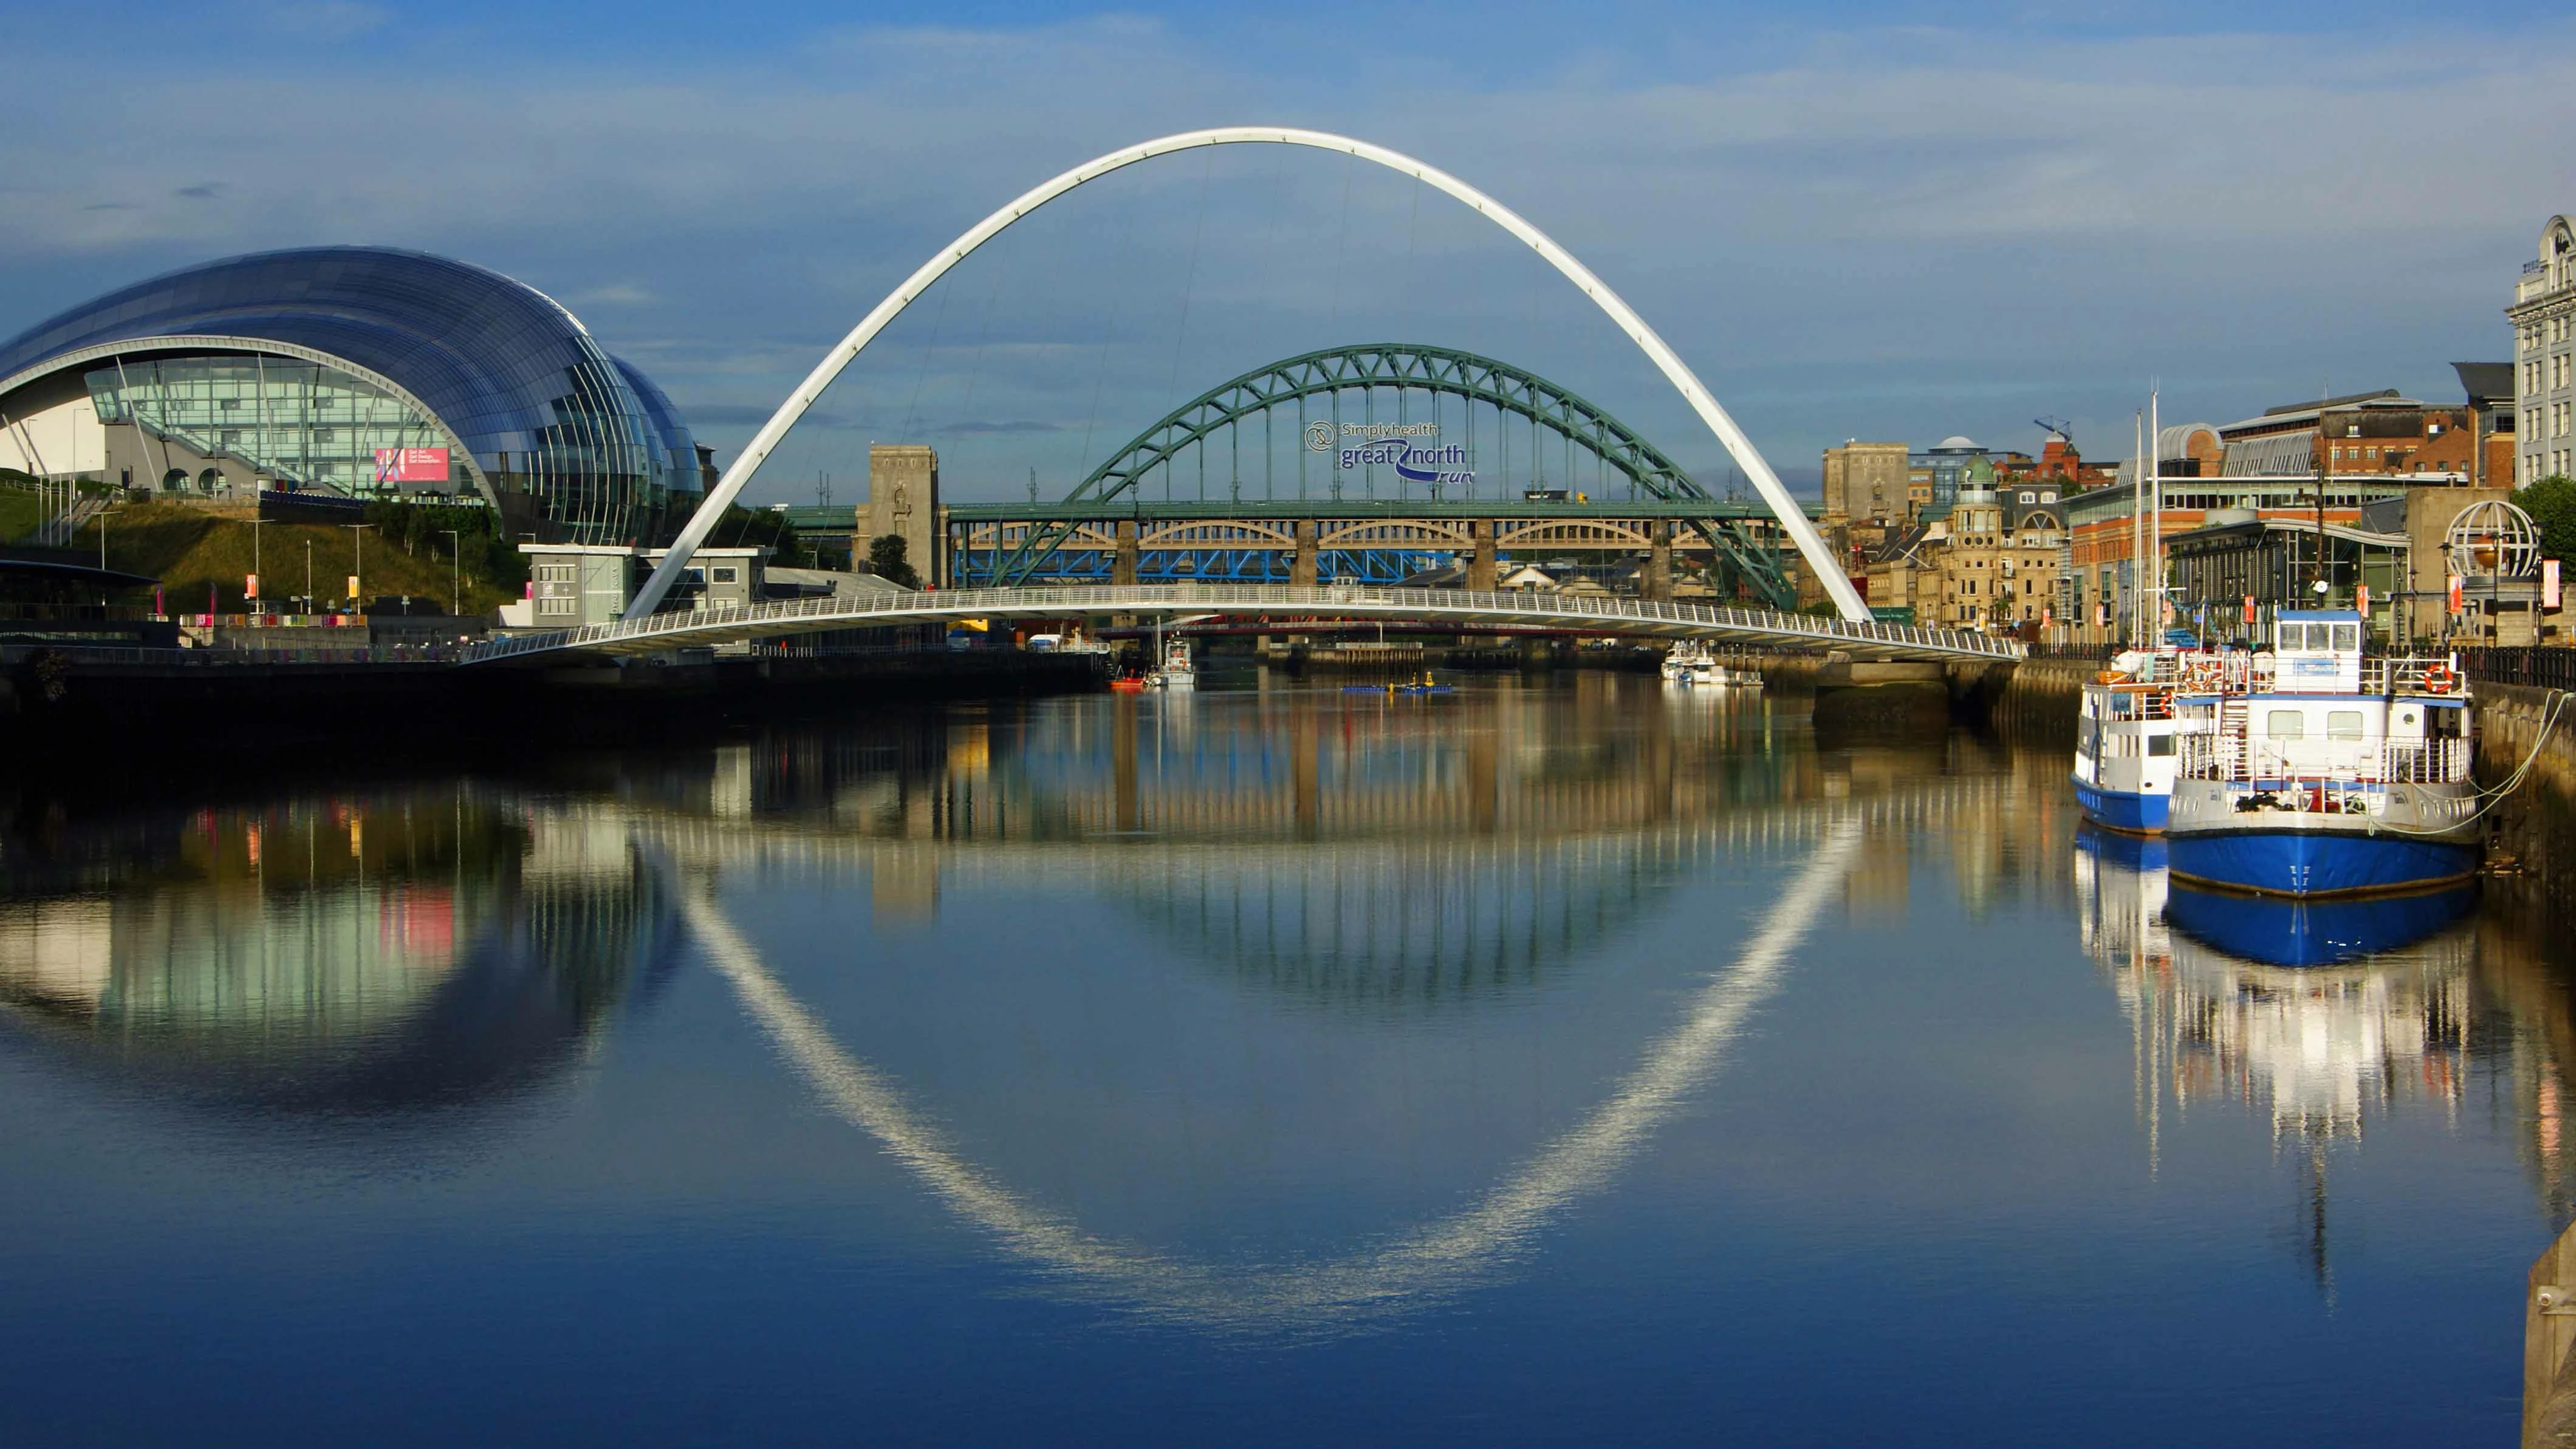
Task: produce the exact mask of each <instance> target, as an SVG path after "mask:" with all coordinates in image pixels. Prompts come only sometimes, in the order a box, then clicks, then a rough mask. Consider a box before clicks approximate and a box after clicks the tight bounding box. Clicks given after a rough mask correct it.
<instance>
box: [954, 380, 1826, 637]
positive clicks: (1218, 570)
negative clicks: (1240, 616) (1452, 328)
mask: <svg viewBox="0 0 2576 1449" xmlns="http://www.w3.org/2000/svg"><path fill="white" fill-rule="evenodd" d="M1453 424H1454V427H1453ZM1247 443H1248V444H1249V446H1248V447H1247ZM1247 454H1249V463H1250V466H1249V467H1248V468H1247V466H1246V465H1247ZM1283 454H1284V455H1285V456H1284V457H1283ZM1586 463H1588V464H1589V469H1588V471H1589V474H1590V477H1589V479H1588V480H1587V479H1586V477H1585V473H1586V472H1587V469H1586V467H1585V464H1586ZM1283 464H1284V466H1283ZM1516 475H1517V477H1518V479H1519V481H1518V482H1515V481H1513V480H1514V478H1515V476H1516ZM1158 482H1159V483H1160V485H1161V488H1160V492H1161V497H1160V499H1159V501H1158V500H1156V499H1155V497H1154V493H1155V487H1154V485H1155V484H1156V483H1158ZM1247 492H1254V493H1255V496H1253V497H1247V496H1246V494H1247ZM1617 495H1624V497H1621V496H1617ZM948 515H949V536H948V538H947V540H946V551H947V564H946V577H947V579H948V581H949V582H950V583H951V584H953V585H957V586H963V587H1006V588H1007V587H1014V586H1019V585H1026V584H1059V583H1073V582H1099V583H1119V584H1139V583H1144V584H1160V583H1184V582H1202V583H1239V584H1300V585H1315V584H1327V583H1358V584H1391V583H1397V582H1400V581H1401V580H1403V579H1405V578H1407V577H1409V576H1411V575H1413V574H1415V573H1418V572H1421V571H1423V570H1425V569H1428V568H1435V567H1439V566H1442V565H1445V564H1448V563H1450V562H1451V561H1453V560H1457V559H1461V558H1464V559H1467V560H1469V561H1470V566H1469V573H1468V577H1467V578H1466V580H1465V582H1466V583H1467V585H1468V586H1469V587H1471V588H1491V587H1493V568H1494V564H1495V560H1496V558H1497V556H1498V555H1499V554H1500V553H1502V552H1504V551H1510V552H1513V553H1515V554H1517V555H1519V556H1521V557H1523V558H1530V557H1533V556H1535V557H1542V558H1543V557H1548V556H1551V555H1553V554H1556V553H1559V552H1594V553H1599V552H1603V551H1608V552H1614V553H1621V554H1626V553H1634V552H1647V551H1650V550H1651V549H1653V548H1654V547H1656V546H1657V545H1658V544H1662V545H1664V546H1666V547H1667V548H1668V547H1669V545H1670V543H1671V542H1672V541H1673V539H1672V535H1673V533H1674V532H1675V531H1679V532H1680V533H1682V534H1683V535H1684V538H1683V539H1682V540H1681V541H1682V543H1683V546H1684V547H1685V548H1688V547H1689V546H1690V539H1691V538H1693V537H1695V538H1696V539H1697V540H1698V541H1699V542H1700V543H1701V544H1703V545H1704V546H1705V547H1706V549H1707V550H1708V554H1709V558H1710V563H1711V573H1712V575H1713V579H1712V582H1713V583H1714V584H1716V586H1717V592H1718V594H1719V597H1721V598H1733V597H1735V595H1736V592H1737V587H1736V586H1737V585H1738V584H1739V583H1740V584H1742V585H1743V586H1744V587H1745V589H1746V590H1747V591H1748V592H1750V593H1751V594H1752V595H1753V596H1754V597H1755V598H1756V599H1758V600H1760V601H1761V602H1763V603H1765V604H1767V605H1770V606H1771V607H1773V608H1781V609H1788V608H1794V607H1796V603H1797V594H1796V589H1795V588H1794V586H1793V585H1792V584H1791V583H1790V581H1789V578H1788V576H1787V574H1786V572H1785V570H1783V568H1782V567H1781V562H1780V550H1779V539H1778V528H1777V523H1776V520H1774V519H1773V518H1772V517H1771V513H1770V509H1769V507H1768V506H1767V505H1765V504H1762V503H1748V502H1743V501H1739V500H1734V499H1719V498H1714V497H1712V496H1710V494H1709V493H1708V491H1707V490H1706V489H1704V488H1702V487H1701V486H1700V485H1699V484H1698V483H1697V482H1696V481H1694V480H1693V479H1692V478H1691V476H1690V475H1689V474H1688V473H1686V472H1684V471H1683V469H1682V467H1681V465H1680V464H1678V463H1676V462H1674V461H1673V459H1672V458H1671V457H1670V456H1669V455H1668V454H1666V453H1665V452H1664V451H1663V450H1662V449H1660V448H1658V447H1656V446H1655V445H1654V444H1653V443H1651V442H1649V441H1648V440H1647V439H1646V438H1645V437H1644V436H1643V435H1642V434H1640V433H1639V432H1638V431H1637V430H1636V429H1634V428H1632V427H1630V426H1628V425H1627V424H1626V423H1623V422H1621V421H1620V420H1619V419H1617V418H1616V417H1613V416H1612V415H1611V414H1610V413H1609V412H1608V411H1607V410H1606V409H1604V408H1602V407H1600V406H1599V405H1597V404H1595V403H1593V402H1591V401H1590V400H1588V399H1586V398H1584V397H1583V396H1581V395H1580V394H1578V393H1576V392H1574V391H1573V390H1572V389H1570V388H1566V387H1564V386H1561V385H1559V384H1557V383H1555V382H1552V381H1550V380H1548V379H1547V378H1544V377H1541V376H1539V375H1538V374H1536V373H1533V372H1530V371H1528V370H1526V369H1524V368H1520V367H1516V366H1514V365H1512V364H1511V363H1508V362H1503V361H1500V360H1498V359H1496V358H1491V357H1484V356H1480V355H1478V354H1476V353H1472V352H1464V351H1460V350H1458V349H1455V348H1447V347H1433V346H1426V345H1423V344H1418V343H1402V342H1371V343H1354V344H1349V345H1345V346H1340V347H1330V348H1324V349H1320V350H1318V351H1314V352H1307V353H1301V354H1299V355H1297V356H1295V357H1288V358H1282V359H1281V360H1279V361H1277V362H1273V363H1269V364H1267V365H1265V366H1262V367H1259V368H1256V369H1254V370H1252V371H1250V372H1247V373H1244V374H1242V375H1241V376H1239V377H1234V378H1229V379H1227V380H1226V381H1224V382H1222V383H1219V384H1218V385H1216V386H1215V387H1212V388H1210V389H1208V390H1207V391H1205V392H1203V393H1200V394H1199V395H1198V396H1197V397H1194V398H1192V399H1190V400H1189V401H1188V402H1185V403H1183V404H1181V405H1180V406H1179V407H1177V408H1174V409H1173V410H1172V411H1171V412H1169V413H1167V414H1165V415H1164V416H1163V417H1162V418H1161V419H1159V420H1157V421H1156V422H1155V423H1154V424H1153V425H1152V426H1150V427H1148V428H1146V429H1145V430H1144V431H1143V432H1141V433H1139V434H1137V435H1136V436H1135V437H1134V438H1133V439H1130V440H1129V441H1128V442H1127V444H1126V445H1125V446H1123V447H1121V448H1119V449H1117V450H1116V451H1114V452H1112V453H1111V454H1110V455H1109V456H1108V457H1107V458H1106V459H1105V460H1104V461H1102V462H1101V463H1100V464H1099V466H1097V467H1095V468H1093V469H1092V470H1091V472H1090V473H1089V474H1088V475H1087V476H1085V477H1084V478H1083V479H1082V481H1081V482H1080V483H1078V484H1076V485H1075V487H1074V488H1073V490H1072V492H1070V493H1069V494H1067V495H1066V496H1065V497H1064V498H1063V499H1062V500H1061V501H1060V502H1057V503H1054V504H1051V505H1044V506H1036V505H1032V506H1029V507H1019V506H1012V505H967V506H962V507H958V506H952V507H951V508H950V509H949V510H948Z"/></svg>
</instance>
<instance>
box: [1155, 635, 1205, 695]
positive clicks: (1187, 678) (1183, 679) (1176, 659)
mask: <svg viewBox="0 0 2576 1449" xmlns="http://www.w3.org/2000/svg"><path fill="white" fill-rule="evenodd" d="M1198 683H1199V671H1198V666H1197V665H1195V664H1193V663H1191V662H1190V641H1188V640H1187V639H1174V640H1172V641H1171V642H1170V643H1168V644H1165V645H1164V646H1163V667H1162V668H1160V669H1157V670H1155V671H1154V672H1153V673H1151V674H1148V675H1146V676H1145V684H1146V687H1147V688H1150V689H1196V688H1198Z"/></svg>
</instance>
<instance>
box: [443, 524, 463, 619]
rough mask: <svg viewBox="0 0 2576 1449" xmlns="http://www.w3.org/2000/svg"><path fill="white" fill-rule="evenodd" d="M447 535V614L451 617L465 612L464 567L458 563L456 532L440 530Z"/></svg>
mask: <svg viewBox="0 0 2576 1449" xmlns="http://www.w3.org/2000/svg"><path fill="white" fill-rule="evenodd" d="M439 532H441V533H443V534H446V535H447V612H448V614H449V615H450V616H451V617H453V616H457V615H461V614H463V613H464V612H465V592H464V584H463V582H462V580H463V578H464V566H463V564H462V563H461V562H460V561H459V554H458V544H457V539H456V530H455V529H452V528H442V529H440V530H439Z"/></svg>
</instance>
